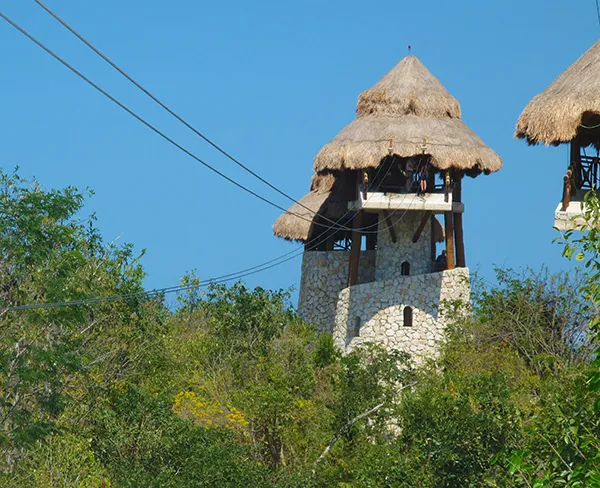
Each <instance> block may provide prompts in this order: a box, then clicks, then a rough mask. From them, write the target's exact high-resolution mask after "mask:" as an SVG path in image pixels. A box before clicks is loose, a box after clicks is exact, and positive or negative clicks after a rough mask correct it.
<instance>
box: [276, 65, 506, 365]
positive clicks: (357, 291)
mask: <svg viewBox="0 0 600 488" xmlns="http://www.w3.org/2000/svg"><path fill="white" fill-rule="evenodd" d="M501 166H502V161H501V159H500V158H499V157H498V155H497V154H496V153H495V152H494V151H492V150H491V149H490V148H488V147H487V146H486V145H485V144H484V143H483V142H482V141H481V139H480V138H479V137H478V136H477V135H476V134H474V133H473V132H472V131H471V130H470V129H469V128H468V127H467V126H466V125H465V124H464V123H463V122H462V121H461V119H460V106H459V104H458V102H457V100H456V99H455V98H454V97H452V95H450V93H448V91H447V90H446V89H445V88H444V87H443V86H442V84H441V83H440V82H439V81H438V80H437V79H436V78H435V77H434V76H433V75H432V74H431V73H430V72H429V71H428V70H427V68H426V67H425V66H424V65H423V64H422V63H421V61H419V59H417V58H416V57H415V56H412V55H410V56H408V57H406V58H404V59H403V60H402V61H400V63H399V64H398V65H397V66H395V67H394V68H393V69H392V70H391V71H390V72H389V73H388V74H387V75H385V76H384V77H383V78H382V79H381V80H380V81H379V82H378V83H377V84H376V85H375V86H373V87H372V88H370V89H368V90H366V91H365V92H363V93H362V94H361V95H360V97H359V99H358V106H357V117H356V119H355V120H353V121H352V122H351V123H350V124H349V125H348V126H347V127H345V128H344V129H342V131H341V132H340V133H339V134H338V135H337V136H336V137H335V138H334V139H333V140H332V141H331V142H330V143H329V144H327V145H326V146H325V147H323V149H321V151H320V152H319V153H318V154H317V156H316V157H315V160H314V170H315V175H314V176H313V180H312V185H311V191H310V193H308V195H306V196H304V197H303V198H302V199H301V200H300V201H299V202H298V203H296V204H295V205H293V206H292V207H291V208H290V209H288V211H287V212H286V213H285V214H283V215H282V216H281V217H279V219H278V220H277V221H276V222H275V225H274V226H273V229H274V232H275V235H277V236H279V237H283V238H285V239H288V240H296V241H302V242H304V246H305V252H304V257H303V263H302V280H301V287H300V302H299V307H298V308H299V312H300V314H301V316H302V317H303V318H304V319H305V320H306V321H308V322H310V323H313V324H315V325H316V326H317V327H318V328H319V329H321V330H326V331H330V332H332V333H333V336H334V338H335V341H336V344H337V345H338V346H339V347H340V348H342V349H344V350H347V349H348V348H351V347H353V346H354V345H355V344H357V343H359V342H365V341H369V342H379V343H383V344H385V346H386V347H388V348H390V349H402V350H405V351H407V352H410V353H411V354H412V355H413V356H416V357H417V358H419V357H421V358H422V357H430V356H434V355H435V354H436V350H437V348H436V344H437V342H438V341H439V340H440V339H441V338H442V337H443V333H444V328H445V325H446V320H445V317H444V313H443V311H442V308H440V307H439V304H440V302H441V301H443V300H468V299H469V293H470V284H469V271H468V268H467V267H466V262H465V250H464V240H463V225H462V214H463V212H464V204H463V203H462V198H461V187H462V181H463V178H464V176H465V175H468V176H471V177H475V176H478V175H479V174H481V173H485V174H488V173H490V172H493V171H497V170H499V169H500V167H501ZM437 215H440V216H443V219H444V226H442V225H441V224H440V222H439V220H438V219H437V217H436V216H437Z"/></svg>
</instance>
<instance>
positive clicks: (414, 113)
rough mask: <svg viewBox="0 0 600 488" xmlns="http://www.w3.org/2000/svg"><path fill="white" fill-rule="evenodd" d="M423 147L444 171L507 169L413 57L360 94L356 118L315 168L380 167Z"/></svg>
mask: <svg viewBox="0 0 600 488" xmlns="http://www.w3.org/2000/svg"><path fill="white" fill-rule="evenodd" d="M423 146H425V149H423ZM423 151H425V154H428V155H430V156H431V164H432V165H433V166H435V167H437V168H439V169H448V168H457V169H460V170H465V171H466V170H469V171H470V173H474V174H477V173H479V172H482V171H483V172H485V173H490V172H492V171H497V170H499V169H500V168H501V167H502V160H501V159H500V157H499V156H498V155H497V154H496V153H495V152H494V151H493V150H491V149H490V148H489V147H487V146H486V145H485V144H484V143H483V141H482V140H481V139H480V138H479V137H478V136H477V135H476V134H475V133H474V132H473V131H471V130H470V129H469V128H468V127H467V126H466V125H465V124H464V123H463V122H462V121H461V120H460V106H459V104H458V101H457V100H456V99H455V98H454V97H452V95H450V93H448V91H447V90H446V89H445V88H444V87H443V85H442V84H441V83H440V82H439V80H438V79H437V78H435V77H434V76H433V75H432V74H431V72H430V71H429V70H428V69H427V68H426V67H425V66H424V65H423V63H421V61H419V59H418V58H416V57H415V56H412V55H411V56H407V57H406V58H404V59H403V60H402V61H400V63H399V64H398V65H397V66H395V67H394V68H393V69H392V70H391V71H390V72H389V73H388V74H386V75H385V76H384V77H383V78H382V79H381V80H380V81H379V82H378V83H377V84H376V85H375V86H373V87H372V88H370V89H368V90H366V91H365V92H364V93H362V94H361V95H360V97H359V100H358V106H357V118H356V120H354V121H353V122H351V123H350V124H349V125H348V126H347V127H346V128H344V129H343V130H342V131H341V132H340V133H339V134H338V135H337V136H336V137H335V138H334V139H333V140H332V141H331V142H330V143H329V144H327V145H326V146H325V147H324V148H323V149H321V151H320V152H319V154H317V156H316V157H315V164H314V169H315V171H317V172H319V171H324V170H327V169H328V170H344V169H362V168H369V167H377V166H379V165H380V163H381V161H382V160H383V158H385V157H386V156H389V155H390V154H394V155H397V156H400V157H410V156H416V155H419V154H422V153H423Z"/></svg>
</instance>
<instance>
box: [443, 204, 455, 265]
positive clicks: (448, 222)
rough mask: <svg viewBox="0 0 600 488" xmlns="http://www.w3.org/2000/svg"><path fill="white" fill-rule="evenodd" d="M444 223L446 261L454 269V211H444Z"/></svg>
mask: <svg viewBox="0 0 600 488" xmlns="http://www.w3.org/2000/svg"><path fill="white" fill-rule="evenodd" d="M444 224H445V226H446V262H447V263H448V268H447V269H454V218H453V216H452V212H445V213H444Z"/></svg>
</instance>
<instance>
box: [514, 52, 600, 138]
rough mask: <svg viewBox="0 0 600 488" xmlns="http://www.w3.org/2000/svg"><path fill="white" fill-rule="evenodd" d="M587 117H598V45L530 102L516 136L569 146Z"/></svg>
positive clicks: (599, 104) (599, 76) (599, 94)
mask: <svg viewBox="0 0 600 488" xmlns="http://www.w3.org/2000/svg"><path fill="white" fill-rule="evenodd" d="M586 114H595V115H597V116H598V115H600V41H598V42H596V43H595V44H594V45H593V46H592V47H591V48H590V49H589V50H588V51H587V52H585V53H584V54H583V56H581V57H580V58H579V59H578V60H577V61H576V62H575V63H573V64H572V65H571V66H570V67H569V68H568V69H567V70H566V71H565V72H563V73H562V74H561V75H560V76H559V77H558V78H557V79H556V80H555V81H554V82H553V83H552V84H551V85H550V86H549V87H548V88H546V90H544V91H543V92H542V93H540V94H539V95H537V96H536V97H535V98H533V100H531V102H529V104H528V105H527V107H525V110H523V113H522V114H521V116H520V117H519V120H518V122H517V129H516V133H515V136H516V137H517V138H520V139H527V142H529V143H530V144H539V143H544V144H548V145H557V144H560V143H564V142H570V141H572V140H573V139H574V138H575V137H576V136H577V135H578V132H579V131H580V128H581V125H582V123H583V120H584V116H586ZM584 125H585V124H584Z"/></svg>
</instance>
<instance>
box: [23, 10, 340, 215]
mask: <svg viewBox="0 0 600 488" xmlns="http://www.w3.org/2000/svg"><path fill="white" fill-rule="evenodd" d="M34 2H35V3H37V4H38V5H39V6H40V7H41V8H43V9H44V10H45V11H46V12H47V13H48V14H50V15H51V16H52V17H53V18H54V19H55V20H56V21H58V22H59V23H60V24H62V25H63V26H64V27H65V28H66V29H67V30H69V32H71V33H72V34H73V35H74V36H75V37H77V38H78V39H79V40H80V41H81V42H83V43H84V44H85V45H86V46H87V47H88V48H90V49H91V50H92V51H94V52H95V53H96V54H97V55H98V56H100V57H101V58H102V59H103V60H104V61H105V62H107V63H108V64H109V65H110V66H111V67H112V68H114V69H115V70H117V71H118V72H119V73H120V74H121V75H122V76H123V77H124V78H125V79H127V80H128V81H129V82H130V83H132V84H133V85H134V86H135V87H136V88H138V89H140V90H141V91H142V92H144V94H146V95H147V96H148V97H149V98H150V99H151V100H152V101H154V102H155V103H157V104H158V105H159V106H160V107H161V108H162V109H164V110H165V111H167V112H168V113H169V114H170V115H171V116H173V117H174V118H175V119H177V120H178V121H179V122H181V123H182V124H183V125H185V126H186V127H187V128H188V129H189V130H191V131H192V132H193V133H194V134H196V135H197V136H198V137H200V138H202V139H203V140H204V141H205V142H207V143H208V144H210V145H211V146H212V147H213V148H215V149H216V150H217V151H219V152H220V153H221V154H223V155H224V156H225V157H227V158H228V159H230V160H231V161H233V162H234V163H235V164H237V165H238V166H239V167H240V168H242V169H243V170H244V171H246V172H248V173H250V174H251V175H252V176H254V177H255V178H256V179H258V180H259V181H261V182H262V183H264V184H265V185H267V186H268V187H269V188H271V189H273V190H275V191H276V192H277V193H279V194H280V195H282V196H284V197H285V198H287V199H288V200H290V201H292V202H294V203H296V204H297V205H299V206H300V207H302V208H304V209H305V210H308V211H309V212H311V213H313V214H314V215H315V216H319V217H321V218H323V219H324V220H326V221H327V222H329V223H333V221H332V220H330V219H328V218H327V217H325V216H324V215H322V214H319V213H318V212H315V211H314V210H312V209H311V208H309V207H307V206H306V205H304V204H303V203H301V202H299V201H298V200H296V199H295V198H293V197H291V196H290V195H289V194H287V193H286V192H284V191H283V190H280V189H279V188H278V187H276V186H275V185H273V184H272V183H270V182H269V181H268V180H266V179H265V178H263V177H262V176H260V175H259V174H258V173H256V172H255V171H253V170H252V169H251V168H249V167H248V166H246V165H245V164H243V163H242V162H241V161H239V160H238V159H237V158H235V157H234V156H232V155H231V154H230V153H229V152H227V151H226V150H225V149H223V148H222V147H220V146H219V145H218V144H216V143H215V142H213V141H212V140H210V139H209V138H208V137H207V136H205V135H204V134H203V133H201V132H200V131H199V130H198V129H196V128H195V127H194V126H193V125H191V124H190V123H189V122H187V121H186V120H185V119H184V118H183V117H182V116H181V115H179V114H178V113H177V112H175V111H174V110H173V109H171V108H170V107H169V106H168V105H166V104H165V103H164V102H162V101H161V100H160V99H158V98H157V97H156V96H155V95H153V94H152V93H151V92H150V91H149V90H148V89H146V88H145V87H144V86H143V85H141V84H140V83H139V82H137V81H136V80H135V79H134V78H132V77H131V76H130V75H129V74H128V73H127V72H126V71H125V70H123V69H122V68H120V67H119V66H118V65H117V64H116V63H115V62H114V61H112V60H111V59H110V58H109V57H108V56H106V55H105V54H104V53H102V52H101V51H100V50H99V49H98V48H96V47H95V46H94V45H93V44H92V43H91V42H89V41H88V40H87V39H86V38H85V37H83V36H82V35H81V34H80V33H79V32H77V31H76V30H75V29H74V28H73V27H71V26H70V25H69V24H68V23H67V22H66V21H65V20H63V19H62V18H61V17H60V16H59V15H58V14H56V13H55V12H54V11H52V10H51V9H50V8H49V7H48V6H46V5H45V4H44V3H42V2H41V1H40V0H34Z"/></svg>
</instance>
